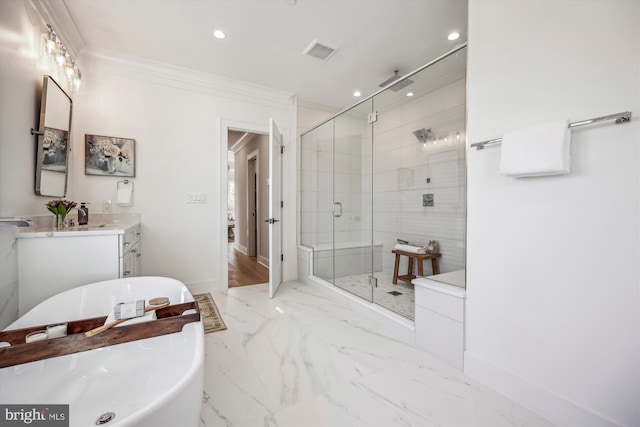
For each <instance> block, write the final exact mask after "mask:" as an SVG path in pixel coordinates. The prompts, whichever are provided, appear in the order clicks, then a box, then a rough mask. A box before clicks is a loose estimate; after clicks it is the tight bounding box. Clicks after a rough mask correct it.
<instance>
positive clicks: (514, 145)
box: [500, 119, 571, 177]
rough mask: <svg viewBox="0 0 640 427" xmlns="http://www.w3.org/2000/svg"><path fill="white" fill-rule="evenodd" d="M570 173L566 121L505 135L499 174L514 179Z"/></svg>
mask: <svg viewBox="0 0 640 427" xmlns="http://www.w3.org/2000/svg"><path fill="white" fill-rule="evenodd" d="M570 171H571V129H569V120H567V119H563V120H556V121H553V122H547V123H542V124H539V125H536V126H532V127H529V128H524V129H517V130H514V131H510V132H506V133H505V134H504V136H503V137H502V155H501V157H500V173H501V174H503V175H509V176H514V177H527V176H545V175H562V174H567V173H569V172H570Z"/></svg>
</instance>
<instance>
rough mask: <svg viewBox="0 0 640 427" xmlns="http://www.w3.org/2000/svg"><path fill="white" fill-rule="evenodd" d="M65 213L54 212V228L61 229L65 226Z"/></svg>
mask: <svg viewBox="0 0 640 427" xmlns="http://www.w3.org/2000/svg"><path fill="white" fill-rule="evenodd" d="M65 218H66V215H62V214H56V215H55V216H54V217H53V228H54V229H56V230H63V229H65V228H66V222H65Z"/></svg>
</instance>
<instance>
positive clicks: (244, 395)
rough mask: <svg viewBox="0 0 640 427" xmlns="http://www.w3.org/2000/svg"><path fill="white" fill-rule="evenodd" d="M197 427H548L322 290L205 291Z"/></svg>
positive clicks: (291, 287)
mask: <svg viewBox="0 0 640 427" xmlns="http://www.w3.org/2000/svg"><path fill="white" fill-rule="evenodd" d="M212 295H213V297H214V299H215V302H216V304H217V306H218V308H219V309H220V311H221V314H222V317H223V319H224V321H225V323H226V325H227V327H228V329H227V330H226V331H220V332H214V333H211V334H207V335H206V356H205V395H204V401H203V405H202V412H201V423H200V425H201V426H203V427H204V426H206V427H211V426H252V427H253V426H265V427H267V426H268V427H285V426H292V427H294V426H295V427H299V426H319V427H320V426H323V427H324V426H367V427H370V426H487V427H489V426H491V427H497V426H550V425H552V424H551V423H549V422H548V421H546V420H544V419H542V418H540V417H539V416H537V415H535V414H534V413H532V412H530V411H528V410H526V409H524V408H523V407H521V406H519V405H517V404H516V403H514V402H512V401H510V400H508V399H506V398H504V397H502V396H500V395H498V394H497V393H494V392H492V391H490V390H488V389H487V388H485V387H483V386H482V385H480V384H478V383H477V382H475V381H474V380H472V379H470V378H468V377H466V376H465V375H463V374H462V373H461V372H460V371H458V370H456V369H454V368H452V367H450V366H448V365H446V364H445V363H443V362H440V361H439V360H438V359H435V358H434V357H432V356H430V355H429V354H428V353H425V352H423V351H421V350H418V349H416V348H414V347H413V346H411V345H408V344H405V343H403V342H401V341H400V340H397V339H394V337H393V336H389V335H387V334H385V333H384V332H383V331H384V330H385V325H384V324H376V322H374V321H372V320H369V319H367V318H363V316H361V315H358V313H357V311H354V310H352V309H350V308H349V306H348V305H347V303H346V302H344V301H342V300H340V299H338V297H337V296H336V295H335V294H334V293H333V292H331V291H330V290H328V289H324V288H322V287H321V286H312V285H304V284H300V283H297V282H290V283H284V284H282V285H281V287H280V290H279V291H278V294H277V296H276V297H275V298H274V299H269V298H268V296H267V286H266V285H254V286H244V287H238V288H231V289H229V290H227V291H224V292H212Z"/></svg>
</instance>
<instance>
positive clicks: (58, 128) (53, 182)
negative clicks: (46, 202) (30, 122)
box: [32, 76, 73, 197]
mask: <svg viewBox="0 0 640 427" xmlns="http://www.w3.org/2000/svg"><path fill="white" fill-rule="evenodd" d="M72 109H73V101H72V100H71V98H70V97H69V95H67V93H66V92H65V91H64V90H63V89H62V88H61V87H60V85H58V83H56V81H55V80H53V78H52V77H51V76H44V81H43V84H42V101H41V104H40V125H39V131H38V132H32V133H35V134H37V135H38V147H37V152H36V187H35V192H36V194H37V195H39V196H53V197H64V196H66V194H67V169H68V165H69V163H68V157H69V156H68V154H69V133H70V131H71V112H72Z"/></svg>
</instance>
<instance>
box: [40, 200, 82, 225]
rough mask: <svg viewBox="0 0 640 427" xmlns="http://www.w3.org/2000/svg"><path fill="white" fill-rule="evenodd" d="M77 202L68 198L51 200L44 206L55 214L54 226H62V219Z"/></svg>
mask: <svg viewBox="0 0 640 427" xmlns="http://www.w3.org/2000/svg"><path fill="white" fill-rule="evenodd" d="M77 205H78V204H77V203H76V202H72V201H69V200H62V199H60V200H58V199H55V200H51V201H50V202H49V203H47V204H46V205H45V206H46V207H47V209H49V210H50V211H51V212H53V214H54V215H55V216H56V222H55V224H56V228H57V229H61V228H64V219H65V218H66V217H67V214H68V213H69V212H70V211H71V209H73V208H75V207H76V206H77Z"/></svg>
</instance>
